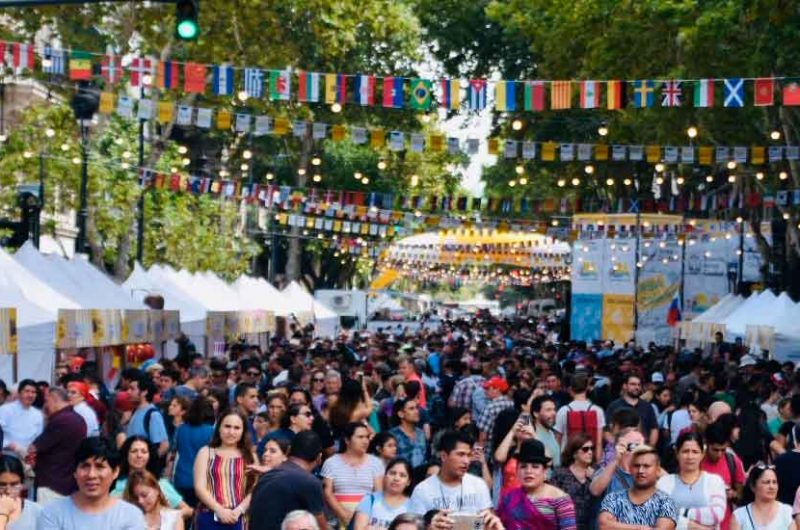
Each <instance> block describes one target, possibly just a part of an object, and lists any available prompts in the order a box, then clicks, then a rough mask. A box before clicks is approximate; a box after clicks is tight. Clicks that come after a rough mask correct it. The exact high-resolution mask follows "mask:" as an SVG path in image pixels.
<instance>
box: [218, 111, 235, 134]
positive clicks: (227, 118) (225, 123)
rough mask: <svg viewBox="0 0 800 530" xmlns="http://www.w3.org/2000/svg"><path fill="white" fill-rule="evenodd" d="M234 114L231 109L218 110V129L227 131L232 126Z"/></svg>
mask: <svg viewBox="0 0 800 530" xmlns="http://www.w3.org/2000/svg"><path fill="white" fill-rule="evenodd" d="M232 118H233V117H232V115H231V113H230V111H227V110H224V109H223V110H220V111H219V112H217V129H220V130H222V131H226V130H228V129H230V128H231V122H232V121H233V119H232Z"/></svg>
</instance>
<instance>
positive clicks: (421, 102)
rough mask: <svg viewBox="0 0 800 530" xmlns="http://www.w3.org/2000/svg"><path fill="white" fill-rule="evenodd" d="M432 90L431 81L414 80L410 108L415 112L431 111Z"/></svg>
mask: <svg viewBox="0 0 800 530" xmlns="http://www.w3.org/2000/svg"><path fill="white" fill-rule="evenodd" d="M432 90H433V86H432V84H431V82H430V80H428V79H412V80H411V97H410V100H409V103H410V105H409V106H410V107H411V108H412V109H414V110H429V109H430V108H431V103H433V95H432V93H431V91H432Z"/></svg>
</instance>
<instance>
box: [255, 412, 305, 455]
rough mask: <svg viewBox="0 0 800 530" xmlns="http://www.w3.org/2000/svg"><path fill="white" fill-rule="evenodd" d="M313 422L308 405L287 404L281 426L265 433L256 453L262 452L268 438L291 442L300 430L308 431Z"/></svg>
mask: <svg viewBox="0 0 800 530" xmlns="http://www.w3.org/2000/svg"><path fill="white" fill-rule="evenodd" d="M313 423H314V413H313V412H312V410H311V407H310V406H309V405H289V409H288V410H287V411H286V414H284V415H283V419H282V420H281V428H280V429H278V430H277V431H272V432H271V433H269V434H267V435H266V436H265V437H264V438H263V440H262V442H261V443H260V444H259V445H258V454H264V447H265V446H266V444H267V442H269V441H270V440H286V441H287V442H291V441H292V438H294V437H295V435H296V434H297V433H299V432H302V431H310V430H311V426H312V425H313Z"/></svg>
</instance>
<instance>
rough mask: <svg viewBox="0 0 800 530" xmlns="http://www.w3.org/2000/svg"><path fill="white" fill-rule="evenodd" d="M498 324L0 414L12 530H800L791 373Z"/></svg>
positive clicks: (224, 360)
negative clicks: (557, 339)
mask: <svg viewBox="0 0 800 530" xmlns="http://www.w3.org/2000/svg"><path fill="white" fill-rule="evenodd" d="M553 338H554V334H553V333H552V332H551V330H550V329H548V326H547V324H546V323H545V322H539V323H537V322H530V321H528V320H527V319H519V320H515V319H505V320H498V319H495V318H492V317H490V316H488V315H479V316H475V317H472V318H469V319H457V320H442V321H441V325H440V326H439V327H438V328H436V329H433V328H431V329H420V330H418V331H416V332H413V333H411V332H409V331H407V330H404V329H403V328H402V327H397V328H392V329H386V330H382V331H380V332H376V333H364V332H349V333H346V334H343V335H342V336H341V337H339V338H337V339H336V340H328V339H317V338H314V337H313V329H312V328H303V329H301V328H298V327H295V326H292V327H291V329H290V330H289V332H288V333H287V335H286V336H284V337H274V338H273V339H272V340H271V341H270V342H269V344H268V346H267V347H265V348H263V349H262V348H260V347H257V346H251V345H247V344H244V343H241V342H240V343H235V344H232V345H230V347H229V348H228V352H227V355H226V356H224V357H223V356H218V357H210V358H208V357H207V356H204V355H202V354H201V353H198V352H196V351H195V348H194V346H193V345H192V344H191V343H190V342H189V341H188V340H187V339H186V338H185V337H183V338H181V339H180V340H179V352H178V355H177V357H175V358H174V359H161V360H158V361H155V360H151V361H147V362H145V363H144V364H142V365H141V366H140V367H136V368H133V367H128V368H126V369H124V370H123V371H122V372H121V376H120V378H119V381H118V383H117V384H116V385H115V387H114V388H109V387H108V386H107V385H106V384H105V382H104V381H102V380H101V378H100V377H99V376H98V370H97V366H96V364H95V363H93V362H92V361H86V360H85V359H84V358H83V357H82V356H76V357H72V358H70V359H69V360H68V361H65V362H63V363H61V364H59V365H58V367H57V370H56V371H57V374H56V376H57V377H56V382H55V383H54V384H52V385H49V384H47V383H45V382H35V381H32V380H27V379H26V380H22V381H20V382H19V383H18V384H16V385H14V386H13V387H12V388H10V389H9V390H8V391H5V392H2V393H0V399H2V400H4V403H3V404H2V405H1V406H0V428H2V446H3V454H2V456H0V530H3V529H11V530H31V529H39V530H55V529H58V530H87V529H89V528H118V529H123V530H124V529H131V530H134V529H135V530H140V529H145V528H146V529H148V530H155V529H160V530H183V529H188V528H194V529H197V530H222V529H229V530H231V529H236V530H239V529H241V530H243V529H245V528H247V529H252V530H278V529H280V530H320V529H328V528H339V529H341V530H345V529H347V530H350V529H354V530H420V529H425V530H428V529H434V530H449V529H456V530H461V529H467V528H469V529H481V528H483V529H486V530H502V529H505V530H522V529H536V530H645V529H648V530H650V529H657V530H797V524H798V522H800V371H797V370H796V367H795V365H794V364H793V363H791V362H785V363H780V362H777V361H773V360H766V359H763V358H760V357H756V356H753V355H750V354H748V353H747V351H746V350H745V349H744V348H743V347H742V345H741V344H740V343H736V342H735V343H732V344H731V343H727V342H725V341H724V340H723V338H722V337H721V336H718V337H717V341H716V342H715V343H714V344H712V345H709V346H708V347H706V348H703V349H696V350H686V349H678V350H675V349H673V348H671V347H658V346H656V345H654V344H650V345H648V346H647V347H641V346H636V345H634V344H633V343H631V344H625V345H614V344H613V343H610V342H604V343H595V344H585V343H580V342H566V341H565V342H561V343H558V342H554V341H553Z"/></svg>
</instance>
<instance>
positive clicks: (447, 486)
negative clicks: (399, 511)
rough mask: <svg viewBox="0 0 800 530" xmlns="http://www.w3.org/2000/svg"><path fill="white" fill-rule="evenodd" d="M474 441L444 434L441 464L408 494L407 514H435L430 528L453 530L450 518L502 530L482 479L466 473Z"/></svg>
mask: <svg viewBox="0 0 800 530" xmlns="http://www.w3.org/2000/svg"><path fill="white" fill-rule="evenodd" d="M473 445H474V441H473V440H472V438H471V437H470V436H469V435H468V434H467V433H464V432H461V431H448V432H446V433H444V434H443V435H442V437H441V439H440V441H439V457H440V459H441V461H442V465H441V468H440V470H439V473H438V474H437V475H434V476H432V477H428V478H427V479H425V480H424V481H422V482H421V483H419V484H418V485H417V487H416V488H414V492H413V493H412V494H411V512H413V513H416V514H418V515H425V514H426V513H428V512H429V511H431V510H436V511H437V513H436V515H434V517H433V519H432V521H431V526H432V528H436V529H442V530H444V529H449V528H452V527H453V524H454V521H453V519H452V518H451V517H450V515H452V514H465V515H480V516H482V517H483V523H484V528H485V529H486V530H503V523H501V522H500V519H499V518H498V517H497V516H496V515H494V513H492V510H491V508H492V497H491V495H490V493H489V487H488V486H487V485H486V482H484V481H483V479H481V478H479V477H476V476H475V475H471V474H469V473H467V469H469V465H470V455H471V454H472V447H473Z"/></svg>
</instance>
